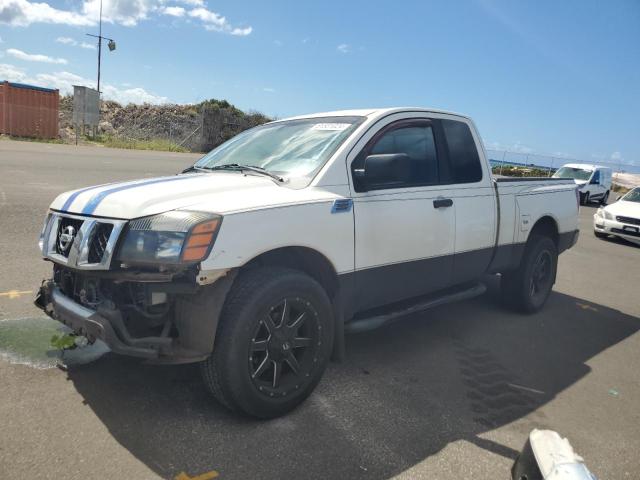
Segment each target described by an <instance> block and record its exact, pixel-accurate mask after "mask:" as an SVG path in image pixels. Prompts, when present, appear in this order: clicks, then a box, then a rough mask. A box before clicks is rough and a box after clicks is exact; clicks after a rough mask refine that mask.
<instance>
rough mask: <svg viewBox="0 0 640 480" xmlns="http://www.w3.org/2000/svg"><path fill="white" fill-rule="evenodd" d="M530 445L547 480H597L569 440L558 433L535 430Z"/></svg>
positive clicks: (530, 437)
mask: <svg viewBox="0 0 640 480" xmlns="http://www.w3.org/2000/svg"><path fill="white" fill-rule="evenodd" d="M529 443H530V444H531V450H533V454H534V456H535V457H536V462H537V463H538V468H539V469H540V473H542V477H543V478H544V479H545V480H597V479H596V476H595V475H593V474H592V473H591V472H590V471H589V469H588V468H587V467H586V465H585V464H584V460H583V458H582V457H581V456H580V455H578V454H577V453H576V452H575V451H574V450H573V447H572V446H571V444H570V443H569V440H567V439H566V438H562V437H561V436H560V435H558V433H557V432H554V431H553V430H538V429H534V430H533V431H532V432H531V433H530V434H529Z"/></svg>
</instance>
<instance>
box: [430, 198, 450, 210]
mask: <svg viewBox="0 0 640 480" xmlns="http://www.w3.org/2000/svg"><path fill="white" fill-rule="evenodd" d="M452 205H453V200H451V199H450V198H436V199H435V200H434V201H433V208H444V207H450V206H452Z"/></svg>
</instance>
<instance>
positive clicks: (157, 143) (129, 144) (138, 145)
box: [86, 135, 189, 153]
mask: <svg viewBox="0 0 640 480" xmlns="http://www.w3.org/2000/svg"><path fill="white" fill-rule="evenodd" d="M86 140H87V141H88V142H93V143H97V144H99V145H103V146H105V147H109V148H125V149H129V150H155V151H158V152H180V153H184V152H188V151H189V150H188V149H187V148H184V147H181V146H180V145H178V144H177V143H174V142H171V141H169V140H167V139H164V138H154V139H151V140H136V139H132V138H123V137H115V136H113V135H99V136H97V137H94V138H86Z"/></svg>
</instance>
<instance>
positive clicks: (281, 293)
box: [201, 267, 333, 418]
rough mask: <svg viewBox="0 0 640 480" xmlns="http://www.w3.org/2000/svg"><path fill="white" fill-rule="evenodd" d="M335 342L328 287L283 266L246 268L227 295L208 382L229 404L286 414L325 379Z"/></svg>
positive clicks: (205, 368) (205, 372)
mask: <svg viewBox="0 0 640 480" xmlns="http://www.w3.org/2000/svg"><path fill="white" fill-rule="evenodd" d="M332 346H333V314H332V309H331V303H330V301H329V298H328V297H327V294H326V292H325V291H324V289H323V288H322V287H321V286H320V285H319V284H318V283H317V282H316V281H315V280H313V279H312V278H310V277H309V276H307V275H305V274H304V273H301V272H298V271H296V270H290V269H285V268H272V267H265V268H256V269H253V270H248V271H246V272H244V273H242V274H241V275H240V276H239V277H238V278H237V280H236V282H235V284H234V285H233V287H232V289H231V291H230V292H229V295H228V297H227V300H226V302H225V305H224V308H223V311H222V315H221V318H220V325H219V327H218V332H217V335H216V340H215V345H214V350H213V353H212V354H211V356H210V357H209V358H208V359H207V360H205V361H204V362H202V364H201V372H202V377H203V379H204V382H205V385H206V386H207V388H208V389H209V391H210V392H211V393H212V394H213V395H214V397H215V398H216V399H217V400H218V401H219V402H220V403H222V404H223V405H225V406H226V407H228V408H230V409H231V410H234V411H238V412H240V413H244V414H247V415H250V416H254V417H258V418H273V417H277V416H280V415H283V414H285V413H287V412H289V411H291V410H293V409H294V408H295V407H296V406H298V405H299V404H300V403H301V402H302V401H303V400H304V399H305V398H307V397H308V396H309V395H310V394H311V392H312V391H313V389H314V388H315V386H316V385H317V384H318V382H319V381H320V378H321V377H322V374H323V372H324V370H325V368H326V366H327V362H328V360H329V357H330V355H331V350H332Z"/></svg>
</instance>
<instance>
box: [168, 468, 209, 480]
mask: <svg viewBox="0 0 640 480" xmlns="http://www.w3.org/2000/svg"><path fill="white" fill-rule="evenodd" d="M218 475H219V474H218V472H216V471H215V470H211V471H210V472H207V473H202V474H200V475H196V476H195V477H190V476H189V475H187V474H186V473H185V472H180V473H179V474H178V476H176V478H175V480H211V479H212V478H216V477H217V476H218Z"/></svg>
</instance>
